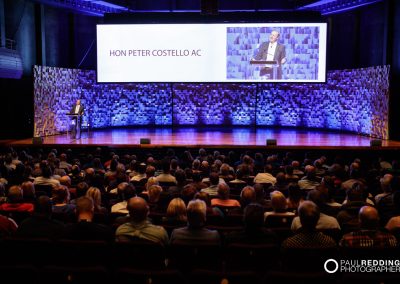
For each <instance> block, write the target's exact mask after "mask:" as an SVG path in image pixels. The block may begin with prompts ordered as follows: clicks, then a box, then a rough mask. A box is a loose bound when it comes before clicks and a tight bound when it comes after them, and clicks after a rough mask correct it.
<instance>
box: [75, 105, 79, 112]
mask: <svg viewBox="0 0 400 284" xmlns="http://www.w3.org/2000/svg"><path fill="white" fill-rule="evenodd" d="M79 107H80V105H76V106H75V112H74V113H76V114H78V113H79Z"/></svg>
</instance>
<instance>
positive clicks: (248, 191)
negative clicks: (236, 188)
mask: <svg viewBox="0 0 400 284" xmlns="http://www.w3.org/2000/svg"><path fill="white" fill-rule="evenodd" d="M255 201H256V192H255V191H254V188H253V187H252V186H245V187H244V188H243V189H242V191H241V192H240V204H241V205H242V208H245V207H246V206H247V205H249V204H250V203H253V202H255Z"/></svg>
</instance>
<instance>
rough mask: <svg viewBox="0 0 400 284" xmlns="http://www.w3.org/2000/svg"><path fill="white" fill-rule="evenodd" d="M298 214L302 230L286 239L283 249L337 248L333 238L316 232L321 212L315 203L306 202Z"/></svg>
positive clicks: (301, 205)
mask: <svg viewBox="0 0 400 284" xmlns="http://www.w3.org/2000/svg"><path fill="white" fill-rule="evenodd" d="M298 213H299V218H300V223H301V230H299V231H298V232H297V233H296V235H294V236H293V237H289V238H288V239H286V240H285V241H284V242H283V244H282V247H283V248H330V247H335V246H336V243H335V241H334V240H333V239H332V238H331V237H328V236H326V235H324V234H323V233H321V232H317V231H316V226H317V223H318V220H319V219H320V212H319V209H318V206H317V205H315V203H314V202H312V201H304V202H303V203H301V204H300V206H299V209H298Z"/></svg>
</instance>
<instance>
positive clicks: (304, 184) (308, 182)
mask: <svg viewBox="0 0 400 284" xmlns="http://www.w3.org/2000/svg"><path fill="white" fill-rule="evenodd" d="M305 171H306V175H305V176H304V177H302V178H301V179H300V180H299V181H298V185H299V187H300V189H301V190H303V191H310V190H313V189H316V188H317V186H319V185H320V182H319V180H318V178H317V175H316V171H315V167H314V166H311V165H308V166H306V168H305Z"/></svg>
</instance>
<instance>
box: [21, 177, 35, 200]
mask: <svg viewBox="0 0 400 284" xmlns="http://www.w3.org/2000/svg"><path fill="white" fill-rule="evenodd" d="M21 189H22V196H23V198H24V199H25V200H27V199H33V198H35V185H34V184H33V182H31V181H25V182H23V183H22V184H21Z"/></svg>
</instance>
